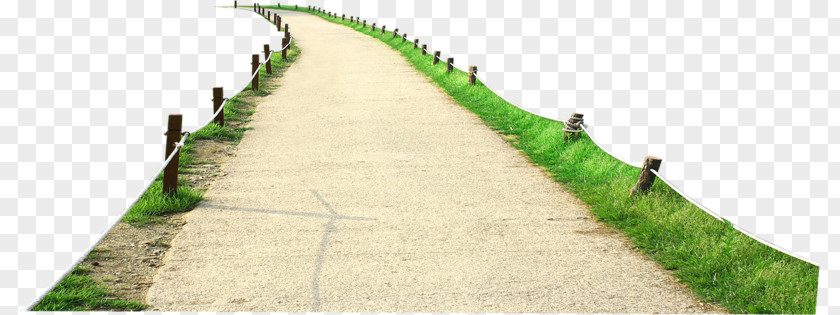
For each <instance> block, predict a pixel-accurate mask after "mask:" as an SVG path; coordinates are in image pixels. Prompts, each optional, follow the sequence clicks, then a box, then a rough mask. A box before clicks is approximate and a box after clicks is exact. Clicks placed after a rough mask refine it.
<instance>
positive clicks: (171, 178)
mask: <svg viewBox="0 0 840 315" xmlns="http://www.w3.org/2000/svg"><path fill="white" fill-rule="evenodd" d="M182 121H183V116H181V114H172V115H169V121H168V123H167V128H166V129H167V130H166V154H165V155H164V156H163V158H164V159H167V158H169V156H170V155H172V152H175V149H176V148H177V145H178V143H179V142H181V122H182ZM180 155H181V151H180V150H178V153H175V156H173V157H172V160H170V161H169V164H167V165H166V168H164V169H163V194H164V195H166V196H172V195H173V194H174V193H175V191H177V190H178V162H179V160H180Z"/></svg>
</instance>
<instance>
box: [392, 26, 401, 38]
mask: <svg viewBox="0 0 840 315" xmlns="http://www.w3.org/2000/svg"><path fill="white" fill-rule="evenodd" d="M399 31H400V29H398V28H395V29H394V35H391V38H394V37H397V32H399Z"/></svg>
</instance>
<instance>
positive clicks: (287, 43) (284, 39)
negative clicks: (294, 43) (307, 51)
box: [282, 33, 292, 60]
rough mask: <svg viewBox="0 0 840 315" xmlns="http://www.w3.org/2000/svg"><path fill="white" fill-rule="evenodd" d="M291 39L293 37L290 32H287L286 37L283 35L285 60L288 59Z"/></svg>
mask: <svg viewBox="0 0 840 315" xmlns="http://www.w3.org/2000/svg"><path fill="white" fill-rule="evenodd" d="M291 39H292V38H291V37H289V33H286V37H283V42H282V45H283V52H282V54H283V56H282V57H283V60H286V51H288V50H289V47H288V46H289V42H290V41H291Z"/></svg>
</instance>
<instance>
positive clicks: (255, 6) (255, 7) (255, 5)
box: [254, 3, 257, 12]
mask: <svg viewBox="0 0 840 315" xmlns="http://www.w3.org/2000/svg"><path fill="white" fill-rule="evenodd" d="M254 12H257V4H256V3H254Z"/></svg>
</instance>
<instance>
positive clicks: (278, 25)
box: [274, 15, 281, 32]
mask: <svg viewBox="0 0 840 315" xmlns="http://www.w3.org/2000/svg"><path fill="white" fill-rule="evenodd" d="M280 19H281V18H280V17H279V16H276V15H275V16H274V25H277V31H278V32H279V31H280V25H281V24H280Z"/></svg>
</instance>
